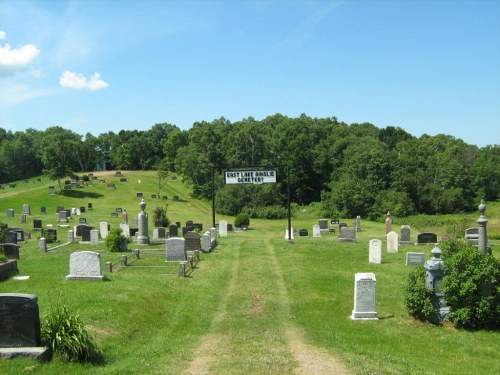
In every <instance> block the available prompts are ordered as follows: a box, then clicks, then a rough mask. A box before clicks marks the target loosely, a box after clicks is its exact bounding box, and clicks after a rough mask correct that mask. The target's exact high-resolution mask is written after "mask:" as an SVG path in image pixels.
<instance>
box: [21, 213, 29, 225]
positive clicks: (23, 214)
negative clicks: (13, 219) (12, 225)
mask: <svg viewBox="0 0 500 375" xmlns="http://www.w3.org/2000/svg"><path fill="white" fill-rule="evenodd" d="M27 219H28V215H26V214H25V213H22V214H21V224H26V220H27Z"/></svg>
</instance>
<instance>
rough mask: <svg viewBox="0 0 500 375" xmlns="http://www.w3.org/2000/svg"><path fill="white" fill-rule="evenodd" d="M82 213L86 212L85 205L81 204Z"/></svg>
mask: <svg viewBox="0 0 500 375" xmlns="http://www.w3.org/2000/svg"><path fill="white" fill-rule="evenodd" d="M80 213H81V214H84V213H85V206H81V207H80Z"/></svg>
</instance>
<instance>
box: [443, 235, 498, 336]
mask: <svg viewBox="0 0 500 375" xmlns="http://www.w3.org/2000/svg"><path fill="white" fill-rule="evenodd" d="M442 248H443V259H444V261H445V268H444V271H445V274H444V277H443V280H442V282H441V289H442V291H443V293H444V296H445V299H446V301H447V303H448V306H449V307H450V320H451V321H452V322H453V323H454V324H455V326H456V327H461V328H467V329H495V330H498V329H500V260H498V259H496V258H494V257H493V256H491V255H488V254H482V253H481V252H480V251H479V250H478V249H477V248H474V247H472V246H470V245H467V244H465V243H461V242H451V241H449V242H445V243H443V245H442Z"/></svg>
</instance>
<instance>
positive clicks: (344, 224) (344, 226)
mask: <svg viewBox="0 0 500 375" xmlns="http://www.w3.org/2000/svg"><path fill="white" fill-rule="evenodd" d="M342 228H347V223H339V232H340V230H341V229H342Z"/></svg>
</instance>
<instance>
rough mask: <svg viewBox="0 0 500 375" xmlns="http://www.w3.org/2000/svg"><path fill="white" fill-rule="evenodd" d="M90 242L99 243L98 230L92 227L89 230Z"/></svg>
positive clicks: (92, 243)
mask: <svg viewBox="0 0 500 375" xmlns="http://www.w3.org/2000/svg"><path fill="white" fill-rule="evenodd" d="M90 244H91V245H99V231H98V230H97V229H92V230H91V231H90Z"/></svg>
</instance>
